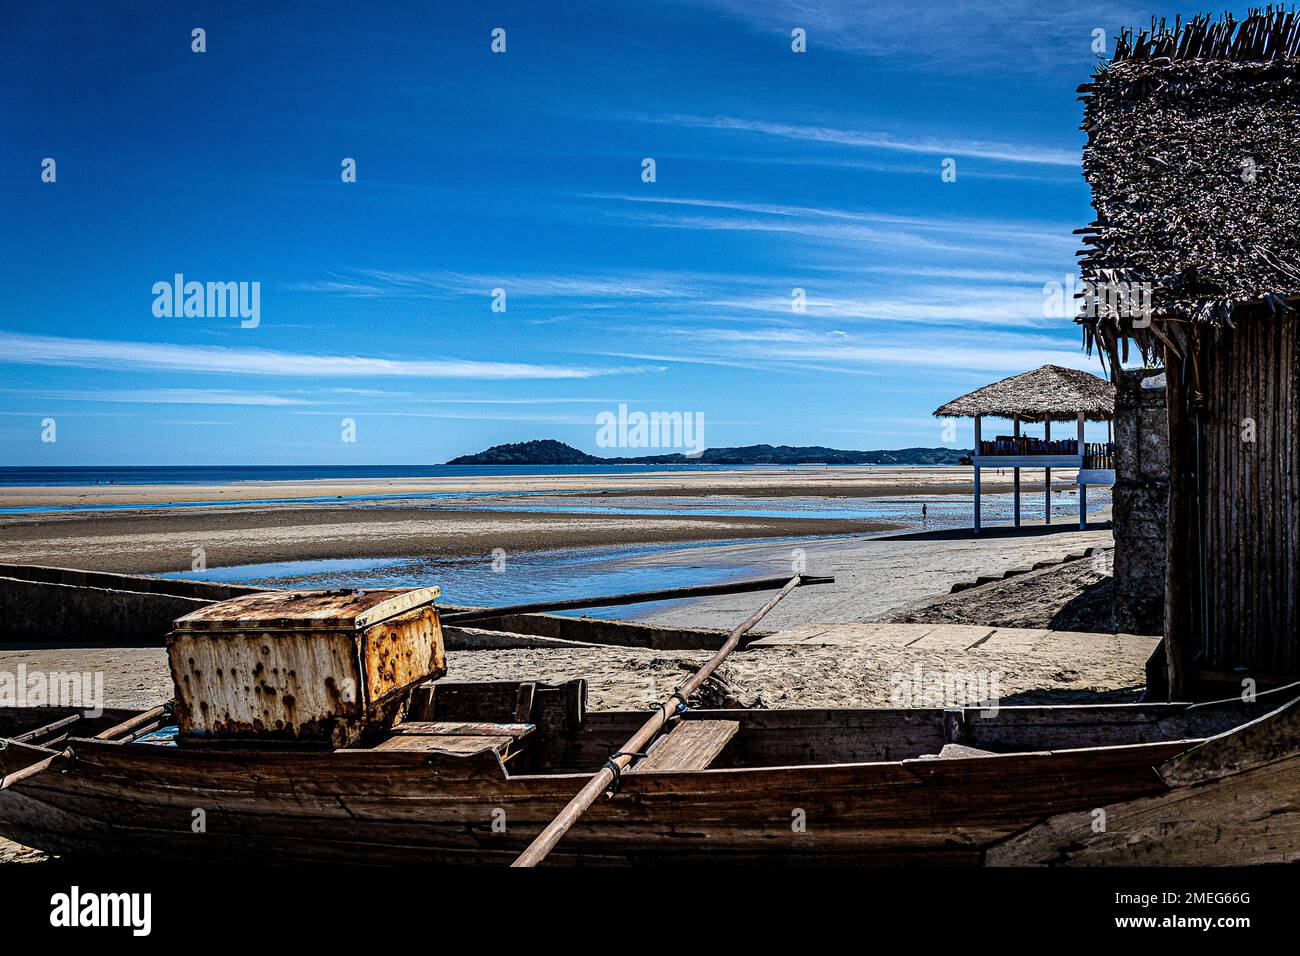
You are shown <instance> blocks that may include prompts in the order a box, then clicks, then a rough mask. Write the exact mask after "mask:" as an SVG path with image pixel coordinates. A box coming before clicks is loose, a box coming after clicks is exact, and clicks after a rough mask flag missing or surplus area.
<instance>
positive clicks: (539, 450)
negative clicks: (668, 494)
mask: <svg viewBox="0 0 1300 956" xmlns="http://www.w3.org/2000/svg"><path fill="white" fill-rule="evenodd" d="M970 455H971V450H970V449H968V448H966V449H963V448H895V449H889V450H879V451H844V450H841V449H838V448H824V447H822V446H820V445H800V446H792V445H743V446H741V447H739V448H706V449H705V450H704V452H703V453H702V454H700V455H696V456H687V455H683V454H673V455H646V456H642V457H640V458H598V457H596V456H595V455H588V454H587V453H586V452H584V451H579V450H578V449H577V448H574V447H573V446H572V445H566V444H565V443H564V442H561V441H555V440H554V439H552V438H547V439H543V440H541V441H525V442H516V443H514V444H511V445H493V446H492V447H491V448H489V449H487V451H481V452H479V453H478V454H477V455H461V456H460V457H459V458H453V459H452V460H451V461H449V462H447V464H449V465H960V464H962V463H963V462H965V461H968V460H969V458H970Z"/></svg>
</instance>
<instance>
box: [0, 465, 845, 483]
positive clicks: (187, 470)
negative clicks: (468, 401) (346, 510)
mask: <svg viewBox="0 0 1300 956" xmlns="http://www.w3.org/2000/svg"><path fill="white" fill-rule="evenodd" d="M780 467H791V468H793V467H808V466H780V465H695V464H689V465H686V464H683V465H132V466H123V467H106V468H101V467H84V468H81V467H76V468H16V467H0V486H9V485H21V486H31V485H206V484H225V483H226V482H233V481H311V480H313V479H318V478H467V477H475V476H479V477H491V476H494V475H597V474H600V475H636V474H648V473H653V472H664V471H683V470H687V471H735V470H738V469H739V470H743V469H746V468H780ZM812 467H821V466H812Z"/></svg>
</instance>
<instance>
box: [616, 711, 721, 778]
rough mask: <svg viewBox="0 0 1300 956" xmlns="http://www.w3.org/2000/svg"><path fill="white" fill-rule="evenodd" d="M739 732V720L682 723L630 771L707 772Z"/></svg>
mask: <svg viewBox="0 0 1300 956" xmlns="http://www.w3.org/2000/svg"><path fill="white" fill-rule="evenodd" d="M739 730H740V721H738V720H683V721H681V722H680V723H678V725H677V726H676V727H674V728H673V729H672V731H670V732H669V733H668V734H667V735H666V736H664V737H662V738H660V740H659V743H658V744H656V745H655V746H654V747H652V748H651V750H650V753H649V756H648V757H646V759H645V760H643V761H641V762H640V763H639V764H637V766H636V769H635V770H633V771H632V772H633V773H652V772H661V771H665V770H704V769H707V768H708V766H709V764H711V763H713V760H714V758H715V757H717V756H718V754H720V753H722V749H723V748H724V747H726V746H727V743H728V742H729V741H730V740H731V738H732V737H734V736H736V732H737V731H739Z"/></svg>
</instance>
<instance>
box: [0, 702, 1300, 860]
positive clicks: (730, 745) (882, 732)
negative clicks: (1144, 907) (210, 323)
mask: <svg viewBox="0 0 1300 956" xmlns="http://www.w3.org/2000/svg"><path fill="white" fill-rule="evenodd" d="M585 694H586V690H585V685H584V683H583V682H582V681H572V682H568V683H565V684H560V685H546V684H541V683H527V682H524V683H520V682H502V683H474V684H470V683H449V682H445V681H442V682H437V683H429V684H425V685H421V686H420V687H418V688H417V689H416V692H415V694H414V699H413V700H412V702H411V706H410V712H409V713H408V716H407V719H406V721H405V722H403V723H401V724H399V725H397V726H396V727H394V728H392V729H391V730H389V731H387V732H386V733H385V735H384V736H383V737H382V739H379V740H374V741H369V742H368V743H367V744H366V745H364V746H350V747H347V748H344V749H334V750H329V749H320V750H312V749H303V748H301V747H288V746H282V745H270V744H257V745H252V746H237V745H232V744H229V743H223V744H207V745H181V746H177V745H176V744H175V742H174V741H170V740H166V739H159V738H160V737H162V738H165V736H166V731H165V730H164V729H163V728H165V727H166V726H167V725H168V724H169V722H170V721H171V720H172V718H171V715H170V713H169V712H168V711H166V710H165V709H159V710H156V711H154V712H147V713H146V714H143V715H139V714H132V713H129V712H124V711H107V712H105V713H104V714H103V715H102V716H99V717H97V718H93V719H92V718H90V717H85V716H79V715H77V714H75V713H74V712H71V711H67V710H59V709H57V708H21V709H7V710H0V737H3V738H5V739H6V743H7V746H5V747H4V749H0V771H3V772H4V773H5V774H7V775H9V776H8V783H7V786H6V787H5V788H4V789H3V790H0V833H3V834H4V835H5V836H8V837H10V838H12V839H14V840H17V841H18V842H20V843H23V844H26V845H29V846H33V847H37V848H39V849H42V850H46V851H48V852H50V853H54V854H64V855H70V856H80V857H99V856H110V855H112V856H118V857H126V858H143V857H166V858H172V859H182V860H202V861H248V860H252V861H262V862H288V861H331V862H338V863H348V864H393V863H431V864H449V863H460V864H505V863H509V862H510V861H511V860H512V859H514V858H515V857H516V855H517V854H518V853H519V852H520V850H521V849H523V848H524V847H525V846H527V845H528V843H529V841H530V840H532V838H533V837H535V836H536V835H537V834H538V832H539V831H540V830H541V829H542V827H543V826H544V825H545V824H547V823H548V822H549V821H551V820H552V818H554V817H555V816H556V814H557V813H558V812H559V811H560V809H561V808H562V807H563V806H564V805H565V803H566V801H568V800H569V799H570V797H572V796H573V794H574V793H575V792H576V791H577V790H578V788H579V787H580V786H581V785H582V784H583V783H584V782H585V781H587V780H589V779H590V777H591V772H592V770H593V768H596V767H599V766H600V765H601V763H602V761H605V760H607V758H609V756H610V754H611V752H613V751H616V750H617V748H618V747H619V746H620V745H621V743H622V742H623V741H625V740H627V739H628V737H629V734H630V733H632V731H634V730H635V729H636V727H637V726H639V725H640V724H641V723H642V722H643V721H644V720H645V716H646V715H645V713H644V712H640V711H625V712H592V713H587V712H585ZM1297 694H1300V689H1297V688H1295V687H1291V688H1283V689H1281V690H1278V691H1273V692H1270V693H1267V694H1261V695H1259V697H1258V699H1257V700H1255V701H1254V702H1250V703H1247V702H1241V701H1232V702H1224V703H1216V704H1199V705H1187V704H1132V705H1127V704H1125V705H1096V706H1070V707H1003V708H1000V709H999V710H998V711H996V713H995V714H989V715H985V714H983V713H982V712H981V711H979V710H978V709H974V708H966V709H960V708H958V709H948V710H921V709H917V710H890V709H860V710H691V711H687V712H686V713H684V714H682V715H681V716H679V717H677V718H676V719H675V720H674V721H673V723H672V725H671V729H670V731H669V732H668V733H667V734H664V735H663V736H661V737H660V738H658V739H657V740H656V741H655V744H654V745H653V746H652V747H651V748H650V749H649V751H648V753H647V755H646V756H638V757H636V758H635V760H634V762H633V763H632V765H631V766H630V767H629V769H627V770H626V771H624V772H622V774H621V778H620V779H619V786H618V789H617V792H616V793H614V794H613V795H612V796H611V797H610V798H608V799H603V800H601V801H599V802H597V803H596V804H595V805H594V806H592V808H591V809H590V810H589V811H588V812H587V813H586V814H585V816H583V817H582V818H581V819H580V820H578V821H577V822H576V823H575V824H574V826H573V828H572V829H571V830H569V831H568V833H567V834H566V835H565V836H564V838H563V840H562V841H561V842H560V843H559V844H558V845H557V846H556V848H555V850H554V852H552V853H551V855H550V857H549V858H548V862H553V863H571V864H572V863H584V864H626V863H637V864H644V863H678V864H682V863H690V864H696V863H709V864H731V863H744V862H762V863H767V864H771V863H790V864H814V863H816V864H827V863H868V864H899V863H904V864H907V863H917V864H920V863H926V864H966V865H980V864H984V865H1002V864H1137V865H1160V864H1198V865H1206V864H1210V865H1214V864H1225V865H1233V864H1249V863H1275V862H1293V861H1295V860H1297V859H1300V806H1298V803H1300V701H1297V700H1296V699H1295V698H1296V695H1297ZM41 761H49V762H50V767H49V769H48V770H45V771H44V772H41V773H33V774H32V775H30V776H26V775H25V773H24V769H23V768H31V767H35V766H37V764H38V763H40V762H41Z"/></svg>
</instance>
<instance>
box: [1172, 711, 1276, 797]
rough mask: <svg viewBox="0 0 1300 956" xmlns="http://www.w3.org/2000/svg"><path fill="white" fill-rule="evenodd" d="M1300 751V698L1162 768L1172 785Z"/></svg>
mask: <svg viewBox="0 0 1300 956" xmlns="http://www.w3.org/2000/svg"><path fill="white" fill-rule="evenodd" d="M1296 754H1300V700H1293V701H1291V702H1290V703H1287V704H1284V705H1283V706H1281V707H1279V708H1278V709H1277V710H1275V711H1273V712H1271V713H1268V714H1265V715H1264V716H1263V717H1260V718H1258V719H1256V720H1252V721H1251V722H1250V723H1248V724H1245V725H1243V726H1241V727H1237V728H1235V729H1233V730H1229V731H1227V732H1226V733H1221V734H1218V735H1217V736H1214V737H1211V738H1209V739H1208V740H1206V741H1205V742H1204V743H1203V744H1201V745H1200V746H1197V747H1193V748H1191V749H1190V750H1188V751H1187V752H1186V753H1182V754H1179V755H1178V756H1177V757H1174V758H1173V759H1172V760H1170V761H1168V762H1167V763H1164V764H1162V765H1161V766H1160V767H1159V768H1158V769H1159V773H1160V779H1162V780H1163V781H1164V782H1165V784H1166V786H1169V787H1185V786H1190V785H1192V784H1196V783H1204V782H1206V781H1208V780H1218V779H1219V778H1221V777H1226V776H1229V775H1231V774H1234V773H1241V772H1242V771H1244V770H1251V769H1253V768H1255V767H1261V766H1263V765H1264V764H1267V763H1272V762H1273V761H1275V760H1280V759H1282V758H1284V757H1289V756H1293V755H1296Z"/></svg>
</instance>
